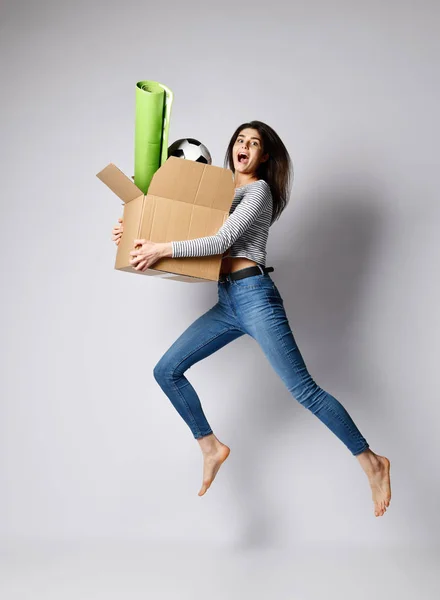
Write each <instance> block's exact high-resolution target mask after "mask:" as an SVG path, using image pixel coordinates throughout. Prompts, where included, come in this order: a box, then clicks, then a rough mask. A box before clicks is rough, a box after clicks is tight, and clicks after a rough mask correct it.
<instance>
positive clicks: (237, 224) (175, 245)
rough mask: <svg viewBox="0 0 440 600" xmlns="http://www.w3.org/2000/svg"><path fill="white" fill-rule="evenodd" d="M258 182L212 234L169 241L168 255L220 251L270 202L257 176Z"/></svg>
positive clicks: (267, 188)
mask: <svg viewBox="0 0 440 600" xmlns="http://www.w3.org/2000/svg"><path fill="white" fill-rule="evenodd" d="M259 182H261V183H259V184H258V185H253V186H252V187H250V188H249V190H248V191H246V193H245V195H244V196H243V198H242V200H241V202H240V203H239V204H238V206H237V207H236V209H235V210H234V212H233V213H232V214H231V215H229V217H228V218H227V219H226V221H225V222H224V223H223V225H222V226H221V228H220V229H219V230H218V232H217V233H216V234H215V235H208V236H205V237H199V238H194V239H192V240H181V241H176V242H174V241H173V242H169V244H171V252H172V253H171V257H172V258H182V257H185V256H211V255H213V254H223V253H224V252H225V251H226V250H227V249H228V248H230V247H231V246H232V244H233V243H234V242H235V241H236V240H237V239H238V238H239V237H240V236H241V235H243V233H244V232H245V231H246V230H247V229H249V227H250V226H251V225H252V223H254V222H255V221H256V220H257V218H258V217H259V216H260V214H261V213H262V212H263V210H264V209H265V208H266V207H267V206H268V205H269V204H270V205H271V204H272V194H271V191H270V187H269V185H268V184H267V183H266V182H265V181H264V180H263V179H260V180H259ZM255 184H257V182H255Z"/></svg>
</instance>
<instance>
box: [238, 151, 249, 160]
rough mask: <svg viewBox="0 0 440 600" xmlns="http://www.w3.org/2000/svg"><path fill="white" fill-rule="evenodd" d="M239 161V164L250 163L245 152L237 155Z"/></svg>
mask: <svg viewBox="0 0 440 600" xmlns="http://www.w3.org/2000/svg"><path fill="white" fill-rule="evenodd" d="M237 160H238V162H239V163H247V162H248V161H249V156H248V155H247V154H245V153H244V152H239V153H238V155H237Z"/></svg>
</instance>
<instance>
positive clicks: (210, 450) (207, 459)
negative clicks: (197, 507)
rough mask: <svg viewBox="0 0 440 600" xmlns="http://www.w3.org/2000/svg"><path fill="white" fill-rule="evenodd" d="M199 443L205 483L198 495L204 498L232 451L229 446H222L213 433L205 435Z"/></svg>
mask: <svg viewBox="0 0 440 600" xmlns="http://www.w3.org/2000/svg"><path fill="white" fill-rule="evenodd" d="M197 441H198V442H199V445H200V448H201V449H202V454H203V483H202V487H201V488H200V491H199V494H198V495H199V496H203V494H204V493H205V492H206V490H207V489H208V488H209V486H210V485H211V483H212V482H213V481H214V477H215V476H216V475H217V471H218V470H219V469H220V467H221V465H222V463H223V462H224V461H225V460H226V459H227V458H228V456H229V452H230V451H231V450H230V448H229V447H228V446H226V445H225V444H222V443H221V442H220V441H219V440H218V439H217V438H216V437H215V435H214V434H213V433H210V434H209V435H205V436H204V437H202V438H199V439H198V440H197Z"/></svg>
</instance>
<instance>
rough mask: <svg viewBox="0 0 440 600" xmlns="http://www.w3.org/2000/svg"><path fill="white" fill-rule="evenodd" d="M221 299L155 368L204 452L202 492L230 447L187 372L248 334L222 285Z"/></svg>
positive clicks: (225, 457)
mask: <svg viewBox="0 0 440 600" xmlns="http://www.w3.org/2000/svg"><path fill="white" fill-rule="evenodd" d="M219 299H220V300H219V302H218V303H217V304H216V305H215V306H214V307H213V308H211V309H210V310H208V311H207V312H206V313H205V314H203V315H202V316H201V317H199V318H198V319H197V320H196V321H194V323H192V324H191V325H190V326H189V327H188V328H187V329H186V330H185V331H184V332H183V333H182V334H181V336H180V337H179V338H178V339H177V340H176V341H175V342H174V344H173V345H172V346H171V347H170V348H169V349H168V350H167V352H165V354H164V355H163V356H162V358H161V359H160V360H159V362H158V363H157V365H156V366H155V367H154V377H155V379H156V381H157V382H158V383H159V385H160V386H161V388H162V389H163V391H164V392H165V394H166V395H167V396H168V398H169V399H170V400H171V402H172V404H173V406H174V407H175V408H176V410H177V412H178V413H179V414H180V415H181V417H182V418H183V419H184V421H185V422H186V423H187V425H188V427H189V428H190V429H191V432H192V434H193V436H194V437H195V438H196V439H197V441H198V443H199V445H200V448H201V450H202V454H203V480H202V487H201V488H200V490H199V493H198V495H199V496H203V495H204V494H205V493H206V491H207V490H208V488H209V487H210V485H211V484H212V482H213V480H214V478H215V476H216V474H217V472H218V470H219V468H220V466H221V465H222V463H223V462H224V461H225V460H226V459H227V457H228V456H229V452H230V448H229V447H228V446H226V444H222V443H221V442H220V440H219V439H218V438H217V437H216V436H215V435H214V433H213V432H212V429H211V427H210V425H209V423H208V421H207V419H206V417H205V414H204V412H203V409H202V405H201V403H200V400H199V397H198V395H197V393H196V391H195V389H194V388H193V386H192V385H191V384H190V382H189V381H188V379H187V378H186V377H185V376H184V373H185V371H186V370H187V369H189V368H190V367H191V366H192V365H193V364H194V363H196V362H198V361H200V360H202V359H203V358H206V357H207V356H209V355H210V354H213V352H215V351H216V350H219V349H220V348H222V347H223V346H225V345H226V344H228V343H229V342H232V341H233V340H236V339H237V338H239V337H240V336H242V335H244V332H243V331H242V330H241V329H240V328H238V327H236V323H235V321H234V315H233V314H232V313H231V312H230V310H229V305H228V303H227V301H226V300H225V297H224V290H223V289H222V287H221V284H219Z"/></svg>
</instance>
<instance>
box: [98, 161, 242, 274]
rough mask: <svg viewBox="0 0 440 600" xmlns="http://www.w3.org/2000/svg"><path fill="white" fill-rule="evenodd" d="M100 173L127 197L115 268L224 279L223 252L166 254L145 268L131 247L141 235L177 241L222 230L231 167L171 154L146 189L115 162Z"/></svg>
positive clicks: (230, 191) (229, 193) (231, 193)
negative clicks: (137, 264)
mask: <svg viewBox="0 0 440 600" xmlns="http://www.w3.org/2000/svg"><path fill="white" fill-rule="evenodd" d="M96 176H97V177H98V178H99V179H100V180H101V181H102V182H103V183H105V184H106V185H107V186H108V187H109V188H110V189H111V190H112V191H113V192H114V193H115V194H116V195H117V196H118V197H119V198H120V199H121V200H122V201H123V203H124V204H123V207H124V212H123V217H122V218H123V220H124V232H123V234H122V237H121V241H120V243H119V246H118V248H117V253H116V262H115V269H118V270H119V271H128V272H129V273H137V274H139V275H156V276H159V277H167V278H168V279H175V280H177V281H187V282H202V281H218V278H219V275H220V267H221V260H222V256H223V255H222V254H217V255H213V256H200V257H187V258H186V257H185V258H161V259H160V260H158V261H157V262H156V263H154V265H152V266H151V267H150V268H148V269H146V270H145V271H143V272H142V271H136V270H135V269H134V268H133V266H132V265H130V258H131V256H130V251H131V250H133V248H134V240H135V239H147V240H151V241H153V242H171V241H180V240H190V239H194V238H198V237H204V236H207V235H214V234H215V233H217V231H218V230H219V229H220V227H221V226H222V225H223V223H224V222H225V221H226V219H227V218H228V216H229V210H230V208H231V205H232V201H233V199H234V194H235V185H234V179H233V173H232V171H231V170H230V169H223V168H221V167H215V166H213V165H205V164H203V163H198V162H195V161H192V160H188V159H182V158H176V157H175V156H170V158H168V160H166V161H165V162H164V163H163V165H162V166H161V167H160V168H159V169H158V170H157V171H156V173H155V174H154V176H153V179H152V180H151V183H150V186H149V188H148V192H147V194H146V195H144V194H143V193H142V192H141V190H140V189H139V188H138V187H136V185H135V184H134V183H133V181H132V180H131V179H130V178H129V177H127V176H126V175H124V173H122V171H120V170H119V169H118V168H117V167H116V166H115V165H114V164H112V163H110V164H109V165H107V166H106V167H105V169H103V170H102V171H100V172H99V173H98V174H97V175H96Z"/></svg>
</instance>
